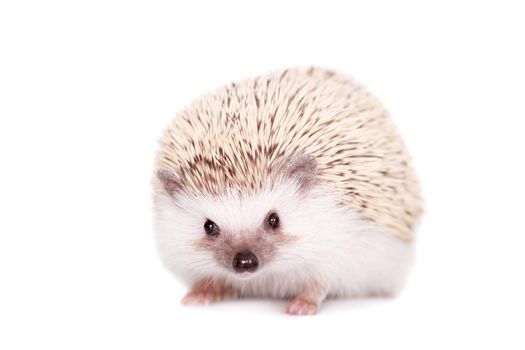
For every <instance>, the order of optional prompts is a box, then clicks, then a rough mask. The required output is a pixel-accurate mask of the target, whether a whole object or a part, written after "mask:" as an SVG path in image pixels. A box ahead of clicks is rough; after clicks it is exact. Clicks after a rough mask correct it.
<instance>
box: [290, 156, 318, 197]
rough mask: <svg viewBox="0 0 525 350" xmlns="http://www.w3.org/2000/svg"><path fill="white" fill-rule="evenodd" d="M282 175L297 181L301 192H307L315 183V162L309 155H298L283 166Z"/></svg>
mask: <svg viewBox="0 0 525 350" xmlns="http://www.w3.org/2000/svg"><path fill="white" fill-rule="evenodd" d="M284 173H285V175H286V176H288V177H290V178H292V179H294V180H295V181H297V183H298V184H299V186H300V188H301V190H302V191H308V190H309V189H311V188H312V187H313V185H314V183H315V175H316V173H317V162H316V160H315V158H314V157H313V156H312V155H310V154H303V155H299V156H296V157H294V158H292V159H291V160H290V161H289V162H288V163H287V164H285V165H284Z"/></svg>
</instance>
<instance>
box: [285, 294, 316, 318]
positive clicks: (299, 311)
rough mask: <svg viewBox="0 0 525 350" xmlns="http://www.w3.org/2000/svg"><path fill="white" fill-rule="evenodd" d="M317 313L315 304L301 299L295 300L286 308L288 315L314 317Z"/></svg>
mask: <svg viewBox="0 0 525 350" xmlns="http://www.w3.org/2000/svg"><path fill="white" fill-rule="evenodd" d="M316 312H317V304H316V303H315V302H313V301H309V300H306V299H303V298H295V299H294V300H292V301H291V302H290V303H289V304H288V305H287V306H286V313H287V314H289V315H294V316H295V315H314V314H315V313H316Z"/></svg>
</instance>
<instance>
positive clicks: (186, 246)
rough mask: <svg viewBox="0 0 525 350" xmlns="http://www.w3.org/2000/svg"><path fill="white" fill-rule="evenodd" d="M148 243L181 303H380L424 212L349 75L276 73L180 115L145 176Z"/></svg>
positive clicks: (311, 308)
mask: <svg viewBox="0 0 525 350" xmlns="http://www.w3.org/2000/svg"><path fill="white" fill-rule="evenodd" d="M154 174H155V175H154V177H153V185H154V195H153V197H154V212H155V219H154V223H155V225H154V226H155V235H156V242H157V246H158V251H159V253H160V256H161V260H162V261H163V263H164V265H165V266H166V267H167V269H168V270H170V271H171V272H172V273H173V274H174V275H175V276H176V277H178V278H179V280H180V281H182V282H183V283H184V284H186V285H187V286H188V287H189V292H188V293H187V294H186V295H185V296H184V297H183V298H182V303H183V304H207V303H210V302H215V301H219V300H222V299H224V298H240V297H252V298H279V299H288V300H289V302H288V304H287V306H286V312H287V313H288V314H291V315H311V314H315V313H316V312H317V311H318V309H319V307H320V304H321V303H322V301H323V300H325V299H326V298H346V297H367V296H392V295H395V294H396V293H397V292H399V291H400V289H401V287H402V286H403V285H404V281H405V278H406V275H407V273H408V271H409V268H410V266H411V265H412V261H413V255H414V253H413V247H412V246H413V240H414V230H415V227H414V226H415V225H416V224H417V222H418V219H419V217H420V215H421V213H422V206H423V203H422V198H421V195H420V185H419V181H418V179H417V177H416V174H415V172H414V170H413V168H412V166H411V158H410V156H409V154H408V152H407V150H406V148H405V145H404V142H403V141H402V139H401V137H400V135H399V134H398V132H397V130H396V128H395V126H394V124H393V122H392V120H391V118H390V116H389V113H388V112H387V110H386V109H385V108H384V107H383V105H382V104H381V103H380V102H379V101H378V99H377V98H375V97H374V96H373V95H372V94H370V93H369V92H368V91H367V90H366V89H365V88H364V87H362V86H361V85H360V84H358V83H356V82H355V81H354V80H353V79H352V78H349V77H347V76H345V75H343V74H340V73H337V72H335V71H332V70H329V69H324V68H319V67H300V68H291V69H286V70H280V71H274V72H271V73H268V74H265V75H261V76H259V77H257V78H253V79H245V80H242V81H240V82H235V83H231V84H230V85H227V86H224V87H222V88H219V89H218V90H217V91H215V92H213V93H207V94H205V95H204V96H202V97H201V98H200V99H198V100H196V101H194V102H193V103H192V104H190V105H189V106H188V107H187V108H185V109H184V110H183V111H181V112H180V113H178V114H177V115H176V117H175V118H174V119H173V120H172V122H171V123H170V124H169V126H168V127H167V129H166V130H165V132H164V134H163V137H162V138H161V141H160V150H159V152H158V155H157V158H156V162H155V169H154Z"/></svg>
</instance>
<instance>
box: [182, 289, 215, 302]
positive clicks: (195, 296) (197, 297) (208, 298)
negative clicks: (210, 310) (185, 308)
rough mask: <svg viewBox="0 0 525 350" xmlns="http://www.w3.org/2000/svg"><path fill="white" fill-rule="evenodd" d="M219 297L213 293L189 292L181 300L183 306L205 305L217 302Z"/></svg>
mask: <svg viewBox="0 0 525 350" xmlns="http://www.w3.org/2000/svg"><path fill="white" fill-rule="evenodd" d="M219 299H220V295H219V294H217V293H216V292H214V291H191V292H189V293H188V294H186V295H185V296H184V298H182V300H181V303H182V304H183V305H207V304H209V303H212V302H214V301H218V300H219Z"/></svg>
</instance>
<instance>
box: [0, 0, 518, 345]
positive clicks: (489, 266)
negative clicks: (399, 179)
mask: <svg viewBox="0 0 525 350" xmlns="http://www.w3.org/2000/svg"><path fill="white" fill-rule="evenodd" d="M343 3H345V4H344V5H343ZM363 3H365V2H363ZM523 13H524V12H523V8H521V7H520V6H519V2H515V3H513V4H511V3H506V2H503V1H498V2H493V4H492V5H485V4H481V2H472V3H470V4H469V3H466V2H462V3H459V2H450V3H448V4H447V3H445V2H436V3H435V5H424V4H422V3H421V2H414V3H400V2H384V3H375V2H374V3H371V2H366V5H349V4H346V2H340V4H336V3H332V2H330V1H322V2H319V3H317V4H307V3H305V2H297V3H296V4H294V5H292V4H290V5H283V4H278V3H277V2H275V3H274V2H272V1H265V2H259V3H258V4H248V3H247V2H242V3H241V2H239V3H237V4H233V3H228V4H225V3H224V2H219V1H217V2H211V1H210V2H208V3H192V5H191V6H190V5H176V4H175V2H143V3H138V2H129V1H127V2H121V3H118V2H111V1H89V2H84V4H79V2H71V1H64V2H56V1H52V2H47V1H45V2H37V1H35V2H32V3H31V2H24V1H3V2H2V3H1V5H0V50H1V52H0V167H1V168H0V169H1V170H0V213H1V214H0V348H2V349H95V348H96V349H123V348H126V349H134V348H135V349H146V348H148V349H189V348H197V345H202V346H203V347H204V346H206V347H207V348H230V349H231V348H235V347H238V346H242V347H248V348H250V349H252V348H253V349H257V348H261V349H263V348H264V349H268V348H270V347H273V348H289V349H292V348H293V349H300V348H305V347H312V348H326V349H327V348H329V347H330V348H336V347H340V348H355V349H364V348H383V349H384V348H387V347H388V348H393V349H396V348H404V349H409V348H414V349H416V348H417V349H421V348H427V349H432V348H436V349H442V348H452V347H453V348H459V347H460V346H461V347H468V348H471V347H474V346H485V347H487V348H501V349H511V348H516V349H517V348H522V349H523V347H524V346H525V341H524V336H523V324H524V319H523V317H524V316H523V315H524V312H525V307H524V301H523V296H524V295H525V287H524V277H523V276H524V272H523V270H524V268H525V259H524V256H525V255H524V254H523V249H524V245H525V228H524V225H523V198H524V196H525V191H524V181H525V173H524V170H523V162H524V160H523V159H524V157H523V155H522V153H523V150H524V149H525V142H524V140H523V131H524V123H523V120H524V117H525V104H524V92H525V88H524V83H523V82H524V81H525V69H524V62H525V54H524V51H523V50H524V45H523V33H525V24H524V23H525V22H524V21H523ZM310 63H314V64H319V65H323V66H328V67H332V68H336V69H338V70H340V71H343V72H346V73H349V74H351V75H353V76H354V77H356V78H357V79H358V80H359V81H361V82H363V83H364V84H365V85H367V86H368V87H369V88H370V90H371V91H372V92H373V93H374V94H376V95H377V96H379V97H380V98H381V99H382V100H383V101H384V103H385V104H386V106H387V107H388V108H389V109H390V111H391V113H392V114H393V117H394V119H395V121H396V122H397V124H398V127H399V130H400V131H401V133H402V134H403V136H404V137H405V140H406V142H407V144H408V146H409V149H410V151H411V153H412V154H413V156H414V158H415V165H416V167H417V170H418V172H419V174H420V175H421V178H422V182H423V185H424V194H425V197H426V200H427V215H426V217H425V218H424V221H423V224H422V225H421V229H420V232H419V236H420V237H419V240H418V247H417V248H418V262H417V265H416V266H415V268H414V270H413V273H412V274H411V278H410V281H409V283H408V286H407V288H406V290H405V292H404V293H403V295H402V296H401V297H399V298H397V299H394V300H366V301H329V302H327V303H326V304H325V305H324V306H323V309H322V311H321V313H320V314H319V315H317V316H315V317H313V318H291V317H287V316H285V315H284V314H283V308H284V301H240V302H228V303H223V304H220V305H215V306H211V307H208V308H183V307H181V306H180V305H179V300H180V298H181V297H182V296H183V293H184V289H183V288H182V287H181V286H180V285H179V284H178V283H177V282H176V281H175V280H173V279H172V278H171V277H170V275H168V273H166V272H165V271H164V269H163V268H162V267H161V265H160V263H159V260H158V258H157V256H156V252H155V249H154V243H153V238H152V232H151V212H150V209H151V202H150V184H149V181H150V174H151V167H152V164H153V156H154V151H155V149H156V140H157V138H158V137H159V135H160V133H161V130H162V129H163V127H164V126H165V124H166V123H167V122H168V120H170V118H171V117H172V116H173V115H174V113H175V112H176V111H177V110H179V109H180V108H182V107H183V106H184V105H186V104H188V103H189V102H190V101H191V100H192V99H193V98H196V97H198V96H199V95H200V94H201V93H202V92H204V91H207V90H210V89H213V88H215V87H217V86H219V85H220V84H223V83H226V82H229V81H231V80H233V79H238V78H242V77H247V76H251V75H256V74H258V73H263V72H266V71H268V70H271V69H275V68H282V67H286V66H289V65H296V64H310Z"/></svg>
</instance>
